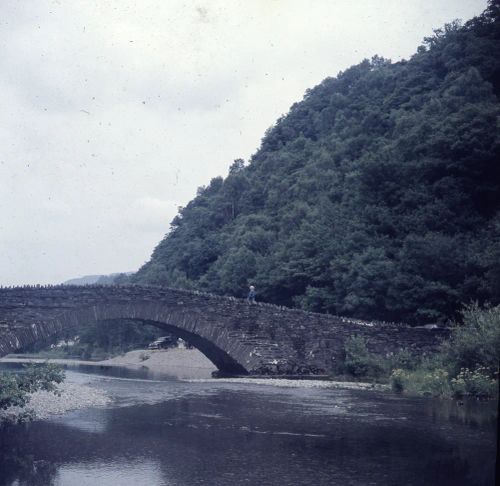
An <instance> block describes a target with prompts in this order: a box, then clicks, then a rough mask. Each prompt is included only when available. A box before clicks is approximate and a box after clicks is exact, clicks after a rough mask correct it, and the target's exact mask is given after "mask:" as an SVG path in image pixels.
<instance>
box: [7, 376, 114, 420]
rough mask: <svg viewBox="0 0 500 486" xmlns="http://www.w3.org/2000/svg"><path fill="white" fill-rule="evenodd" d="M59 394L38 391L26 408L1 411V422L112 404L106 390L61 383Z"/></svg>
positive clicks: (44, 417) (38, 417)
mask: <svg viewBox="0 0 500 486" xmlns="http://www.w3.org/2000/svg"><path fill="white" fill-rule="evenodd" d="M57 389H58V394H57V395H55V394H54V393H50V392H46V391H37V392H35V393H33V394H32V395H31V398H30V401H29V403H28V404H27V405H26V407H24V408H21V407H10V408H8V409H7V410H0V422H3V421H8V422H13V421H14V422H15V421H17V420H18V419H19V417H21V416H22V415H24V414H25V413H26V411H30V412H31V416H32V417H33V418H36V419H46V418H49V417H51V416H52V415H62V414H64V413H66V412H69V411H72V410H78V409H81V408H87V407H102V406H105V405H107V404H109V403H110V402H111V399H110V398H109V397H108V396H107V394H106V393H105V392H104V390H100V389H97V388H93V387H90V386H87V385H81V384H77V383H61V384H60V385H58V387H57Z"/></svg>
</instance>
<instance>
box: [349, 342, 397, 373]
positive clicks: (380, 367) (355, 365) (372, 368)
mask: <svg viewBox="0 0 500 486" xmlns="http://www.w3.org/2000/svg"><path fill="white" fill-rule="evenodd" d="M344 351H345V359H344V369H345V372H347V373H348V374H350V375H352V376H354V377H356V378H380V377H382V376H384V375H386V374H387V360H385V359H384V358H382V357H379V356H376V355H374V354H372V353H370V351H368V348H367V347H366V342H365V340H364V339H363V338H362V337H360V336H352V337H350V338H348V339H347V340H346V342H345V344H344Z"/></svg>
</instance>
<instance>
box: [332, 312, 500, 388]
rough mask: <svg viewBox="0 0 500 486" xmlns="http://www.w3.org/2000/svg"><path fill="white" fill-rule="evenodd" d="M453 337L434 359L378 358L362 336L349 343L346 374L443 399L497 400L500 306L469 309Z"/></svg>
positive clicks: (407, 355) (404, 353)
mask: <svg viewBox="0 0 500 486" xmlns="http://www.w3.org/2000/svg"><path fill="white" fill-rule="evenodd" d="M462 316H463V322H462V323H460V324H455V325H454V327H453V329H452V333H451V336H450V339H449V340H448V341H446V342H445V343H443V344H442V345H441V347H440V348H439V350H438V351H437V352H436V353H435V354H433V355H429V356H412V355H411V354H410V353H409V352H407V351H404V350H403V351H401V352H400V353H397V354H392V355H388V356H386V357H379V356H375V355H374V354H372V353H370V352H369V351H368V349H367V346H366V343H365V342H364V340H363V339H362V338H359V337H353V338H351V339H349V340H348V341H347V342H346V345H345V359H344V362H343V364H342V367H341V368H342V372H344V373H347V374H349V375H351V376H353V377H355V378H358V379H361V378H364V379H377V380H379V381H386V380H389V381H390V383H391V386H392V389H393V390H394V391H397V392H406V393H410V394H419V395H429V396H442V397H451V396H455V397H461V396H474V397H496V396H497V393H498V363H499V359H500V306H496V307H488V306H487V307H484V308H480V307H479V306H478V305H477V304H474V305H471V306H468V307H466V308H465V309H464V311H463V312H462Z"/></svg>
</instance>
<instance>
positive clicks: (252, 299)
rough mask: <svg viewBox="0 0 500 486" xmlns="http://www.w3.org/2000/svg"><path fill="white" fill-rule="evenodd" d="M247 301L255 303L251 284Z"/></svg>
mask: <svg viewBox="0 0 500 486" xmlns="http://www.w3.org/2000/svg"><path fill="white" fill-rule="evenodd" d="M247 301H248V302H249V303H251V304H255V287H254V286H253V285H250V290H249V292H248V296H247Z"/></svg>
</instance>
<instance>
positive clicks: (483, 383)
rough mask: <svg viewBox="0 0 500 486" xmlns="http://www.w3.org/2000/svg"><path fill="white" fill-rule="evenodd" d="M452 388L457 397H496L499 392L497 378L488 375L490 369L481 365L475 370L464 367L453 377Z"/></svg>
mask: <svg viewBox="0 0 500 486" xmlns="http://www.w3.org/2000/svg"><path fill="white" fill-rule="evenodd" d="M451 389H452V391H453V394H454V395H455V396H457V397H462V396H467V395H469V396H474V397H495V396H496V395H497V393H498V385H497V380H495V379H493V378H490V377H489V376H488V370H487V369H486V368H483V367H480V368H477V369H475V370H473V371H471V370H469V369H467V368H463V369H461V370H460V373H458V375H457V376H456V377H455V378H452V379H451Z"/></svg>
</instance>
